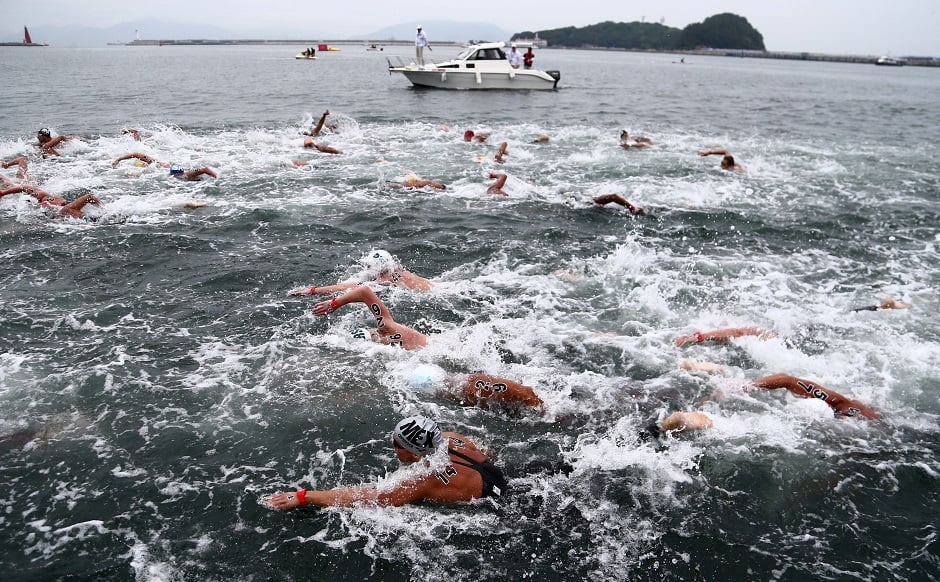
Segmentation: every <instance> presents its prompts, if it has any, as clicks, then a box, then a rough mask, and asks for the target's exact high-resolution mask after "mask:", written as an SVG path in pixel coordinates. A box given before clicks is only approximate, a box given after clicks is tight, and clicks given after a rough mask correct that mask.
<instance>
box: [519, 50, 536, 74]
mask: <svg viewBox="0 0 940 582" xmlns="http://www.w3.org/2000/svg"><path fill="white" fill-rule="evenodd" d="M534 60H535V53H534V52H532V47H529V50H527V51H526V52H525V54H524V55H522V66H523V68H526V69H531V68H532V61H534Z"/></svg>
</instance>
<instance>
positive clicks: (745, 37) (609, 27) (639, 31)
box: [512, 13, 765, 50]
mask: <svg viewBox="0 0 940 582" xmlns="http://www.w3.org/2000/svg"><path fill="white" fill-rule="evenodd" d="M535 34H536V33H535V32H532V31H525V32H520V33H517V34H514V35H513V37H512V38H513V40H515V39H521V38H532V37H534V36H535ZM538 36H539V38H542V39H544V40H546V41H547V42H548V44H549V46H558V47H571V48H577V47H602V48H619V49H638V50H678V49H688V48H698V47H710V48H723V49H746V50H765V49H764V37H763V36H761V33H759V32H758V31H757V30H756V29H754V27H752V26H751V25H750V23H749V22H748V21H747V19H746V18H743V17H741V16H738V15H736V14H730V13H725V14H717V15H715V16H710V17H708V18H706V19H705V21H704V22H700V23H695V24H690V25H688V26H686V27H685V28H684V29H682V30H679V29H678V28H673V27H670V26H664V25H662V24H658V23H652V22H611V21H607V22H601V23H599V24H591V25H588V26H585V27H583V28H576V27H574V26H566V27H564V28H555V29H552V30H540V31H538Z"/></svg>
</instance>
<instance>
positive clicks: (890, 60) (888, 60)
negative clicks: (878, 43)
mask: <svg viewBox="0 0 940 582" xmlns="http://www.w3.org/2000/svg"><path fill="white" fill-rule="evenodd" d="M875 64H876V65H880V66H882V67H903V66H904V59H898V58H895V57H891V56H884V57H878V60H877V61H875Z"/></svg>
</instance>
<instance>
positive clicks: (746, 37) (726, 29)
mask: <svg viewBox="0 0 940 582" xmlns="http://www.w3.org/2000/svg"><path fill="white" fill-rule="evenodd" d="M699 47H709V48H722V49H741V50H752V51H763V50H767V49H765V48H764V37H763V35H761V33H759V32H757V29H755V28H754V27H753V26H751V23H750V22H748V21H747V18H744V17H743V16H738V15H737V14H731V13H729V12H726V13H724V14H716V15H715V16H709V17H708V18H706V19H705V20H704V21H703V22H700V23H695V24H690V25H688V26H686V27H685V28H684V29H682V35H681V36H680V37H679V47H678V48H680V49H694V48H699Z"/></svg>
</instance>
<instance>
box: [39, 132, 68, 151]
mask: <svg viewBox="0 0 940 582" xmlns="http://www.w3.org/2000/svg"><path fill="white" fill-rule="evenodd" d="M68 139H69V138H68V137H67V136H64V135H57V136H55V137H54V138H52V139H50V140H49V141H47V142H46V143H44V144H42V147H43V149H46V150H51V149H52V148H54V147H55V146H57V145H59V144H60V143H62V142H64V141H68Z"/></svg>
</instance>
